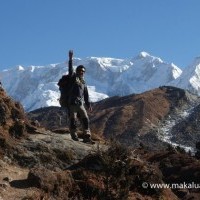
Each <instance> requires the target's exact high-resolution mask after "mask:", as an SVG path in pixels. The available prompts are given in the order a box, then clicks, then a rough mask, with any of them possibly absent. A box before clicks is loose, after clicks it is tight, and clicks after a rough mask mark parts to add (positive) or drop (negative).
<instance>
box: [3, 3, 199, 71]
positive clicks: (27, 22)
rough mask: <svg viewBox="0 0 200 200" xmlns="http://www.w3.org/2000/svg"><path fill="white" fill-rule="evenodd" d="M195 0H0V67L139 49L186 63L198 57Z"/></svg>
mask: <svg viewBox="0 0 200 200" xmlns="http://www.w3.org/2000/svg"><path fill="white" fill-rule="evenodd" d="M199 10H200V1H199V0H0V26H1V28H0V70H2V69H6V68H10V67H14V66H16V65H24V66H28V65H46V64H53V63H60V62H63V61H65V60H66V56H67V52H68V50H69V49H74V52H75V56H76V57H79V58H85V57H90V56H97V57H102V56H103V57H114V58H132V57H134V56H136V55H137V54H138V53H139V52H141V51H146V52H148V53H149V54H151V55H153V56H157V57H160V58H161V59H163V60H164V61H166V62H168V63H171V62H173V63H175V64H176V65H178V66H179V67H185V66H187V65H189V64H191V62H192V61H193V59H194V58H195V57H196V56H200V26H199V24H200V23H199V21H200V12H199Z"/></svg>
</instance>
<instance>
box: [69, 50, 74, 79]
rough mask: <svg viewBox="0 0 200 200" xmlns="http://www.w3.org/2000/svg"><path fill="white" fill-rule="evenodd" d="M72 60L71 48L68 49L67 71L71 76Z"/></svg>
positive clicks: (72, 71)
mask: <svg viewBox="0 0 200 200" xmlns="http://www.w3.org/2000/svg"><path fill="white" fill-rule="evenodd" d="M72 60H73V50H69V61H68V72H69V75H70V76H72V75H73V73H74V70H73V62H72Z"/></svg>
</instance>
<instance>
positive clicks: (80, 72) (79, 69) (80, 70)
mask: <svg viewBox="0 0 200 200" xmlns="http://www.w3.org/2000/svg"><path fill="white" fill-rule="evenodd" d="M85 71H86V70H85V67H84V66H83V65H79V66H78V67H77V68H76V74H77V76H79V77H82V76H83V75H84V73H85Z"/></svg>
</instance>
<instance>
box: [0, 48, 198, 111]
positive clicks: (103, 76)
mask: <svg viewBox="0 0 200 200" xmlns="http://www.w3.org/2000/svg"><path fill="white" fill-rule="evenodd" d="M199 62H200V60H199V59H198V58H196V59H195V61H194V62H193V63H194V64H192V65H190V66H188V68H187V69H183V71H182V70H181V69H180V68H179V67H177V66H176V65H175V64H173V63H171V64H169V63H166V62H164V61H162V59H160V58H158V57H154V56H151V55H150V54H148V53H146V52H141V53H140V54H139V55H137V56H135V57H133V58H130V59H117V58H106V57H104V58H98V57H87V58H84V59H80V58H74V67H76V66H77V65H80V64H83V65H85V66H86V69H87V72H86V74H85V79H86V82H87V85H88V88H89V94H90V98H91V101H92V102H97V101H99V100H102V99H105V98H107V97H111V96H115V95H119V96H124V95H129V94H133V93H142V92H145V91H148V90H151V89H154V88H157V87H160V86H164V85H169V86H174V87H179V88H182V89H186V90H189V91H191V92H193V93H196V94H198V95H199V94H200V87H199V86H200V78H199V77H200V75H199V73H200V71H199V70H198V66H199ZM189 69H190V70H189ZM66 72H67V62H63V63H58V64H50V65H46V66H29V67H23V66H17V67H15V68H12V69H8V70H4V71H2V72H0V77H1V81H2V84H3V87H4V88H5V89H6V91H7V92H8V94H9V95H10V96H11V97H13V98H14V99H15V100H17V101H20V102H21V103H22V105H23V106H24V108H25V110H26V111H31V110H35V109H37V108H41V107H46V106H59V102H58V99H59V95H60V94H59V89H58V86H57V82H58V80H59V78H61V76H62V75H64V74H66ZM188 72H190V73H189V74H188ZM188 77H189V78H188ZM191 78H192V80H193V84H192V83H191V80H190V79H191Z"/></svg>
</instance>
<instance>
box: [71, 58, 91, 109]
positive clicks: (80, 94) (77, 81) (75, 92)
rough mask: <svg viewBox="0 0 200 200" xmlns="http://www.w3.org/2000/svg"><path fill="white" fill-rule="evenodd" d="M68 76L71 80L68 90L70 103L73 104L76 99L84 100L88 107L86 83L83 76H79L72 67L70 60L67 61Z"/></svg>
mask: <svg viewBox="0 0 200 200" xmlns="http://www.w3.org/2000/svg"><path fill="white" fill-rule="evenodd" d="M68 70H69V76H70V77H71V79H72V80H73V81H72V82H73V83H72V88H71V92H70V104H75V103H76V102H77V101H84V102H85V104H86V106H87V107H88V108H89V107H90V100H89V93H88V89H87V85H86V83H85V80H84V79H83V78H79V77H78V76H77V74H76V72H75V71H74V69H73V65H72V60H69V63H68Z"/></svg>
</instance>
